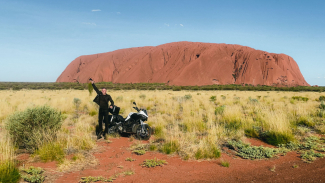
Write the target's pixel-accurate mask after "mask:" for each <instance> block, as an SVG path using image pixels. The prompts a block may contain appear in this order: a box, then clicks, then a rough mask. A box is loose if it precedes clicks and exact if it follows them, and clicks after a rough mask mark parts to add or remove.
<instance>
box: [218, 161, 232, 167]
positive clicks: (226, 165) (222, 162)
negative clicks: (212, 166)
mask: <svg viewBox="0 0 325 183" xmlns="http://www.w3.org/2000/svg"><path fill="white" fill-rule="evenodd" d="M220 164H221V166H223V167H227V168H229V165H230V163H229V162H228V161H226V160H222V161H221V162H220Z"/></svg>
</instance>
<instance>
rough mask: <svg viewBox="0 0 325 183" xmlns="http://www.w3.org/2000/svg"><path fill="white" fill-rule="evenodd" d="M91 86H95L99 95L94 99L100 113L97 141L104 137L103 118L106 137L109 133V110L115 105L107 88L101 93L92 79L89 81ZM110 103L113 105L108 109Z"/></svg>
mask: <svg viewBox="0 0 325 183" xmlns="http://www.w3.org/2000/svg"><path fill="white" fill-rule="evenodd" d="M89 80H90V81H91V84H92V85H93V88H94V90H95V91H96V93H97V96H96V97H95V99H94V102H95V103H97V104H98V105H99V112H98V125H99V132H98V133H97V139H100V138H101V136H102V135H103V117H104V120H105V131H104V135H105V134H107V132H108V110H109V108H112V106H113V105H114V101H113V100H112V97H111V96H110V95H108V94H107V93H106V88H103V89H102V91H99V90H98V88H97V87H96V85H95V82H94V81H93V80H92V79H89ZM108 102H111V105H110V106H109V107H108Z"/></svg>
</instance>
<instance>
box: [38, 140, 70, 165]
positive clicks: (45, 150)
mask: <svg viewBox="0 0 325 183" xmlns="http://www.w3.org/2000/svg"><path fill="white" fill-rule="evenodd" d="M35 154H37V155H39V157H40V159H41V160H42V161H44V162H48V161H58V162H62V161H63V158H64V151H63V147H62V146H61V145H60V144H59V143H52V142H51V143H48V144H44V145H43V146H41V147H40V148H39V149H38V150H36V152H35Z"/></svg>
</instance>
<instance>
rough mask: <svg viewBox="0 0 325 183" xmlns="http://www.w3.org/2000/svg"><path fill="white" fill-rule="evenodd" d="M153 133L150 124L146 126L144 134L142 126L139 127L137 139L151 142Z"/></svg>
mask: <svg viewBox="0 0 325 183" xmlns="http://www.w3.org/2000/svg"><path fill="white" fill-rule="evenodd" d="M151 132H152V130H151V128H150V126H149V125H148V124H144V132H142V127H141V125H139V126H138V128H137V130H136V137H137V138H138V139H140V140H149V138H150V137H151Z"/></svg>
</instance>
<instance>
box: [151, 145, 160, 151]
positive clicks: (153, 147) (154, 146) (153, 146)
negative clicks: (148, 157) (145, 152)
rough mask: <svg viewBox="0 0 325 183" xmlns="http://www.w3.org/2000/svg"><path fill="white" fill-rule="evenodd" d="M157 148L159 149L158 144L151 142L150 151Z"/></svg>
mask: <svg viewBox="0 0 325 183" xmlns="http://www.w3.org/2000/svg"><path fill="white" fill-rule="evenodd" d="M157 149H158V147H157V146H156V144H150V145H149V151H155V150H157Z"/></svg>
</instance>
